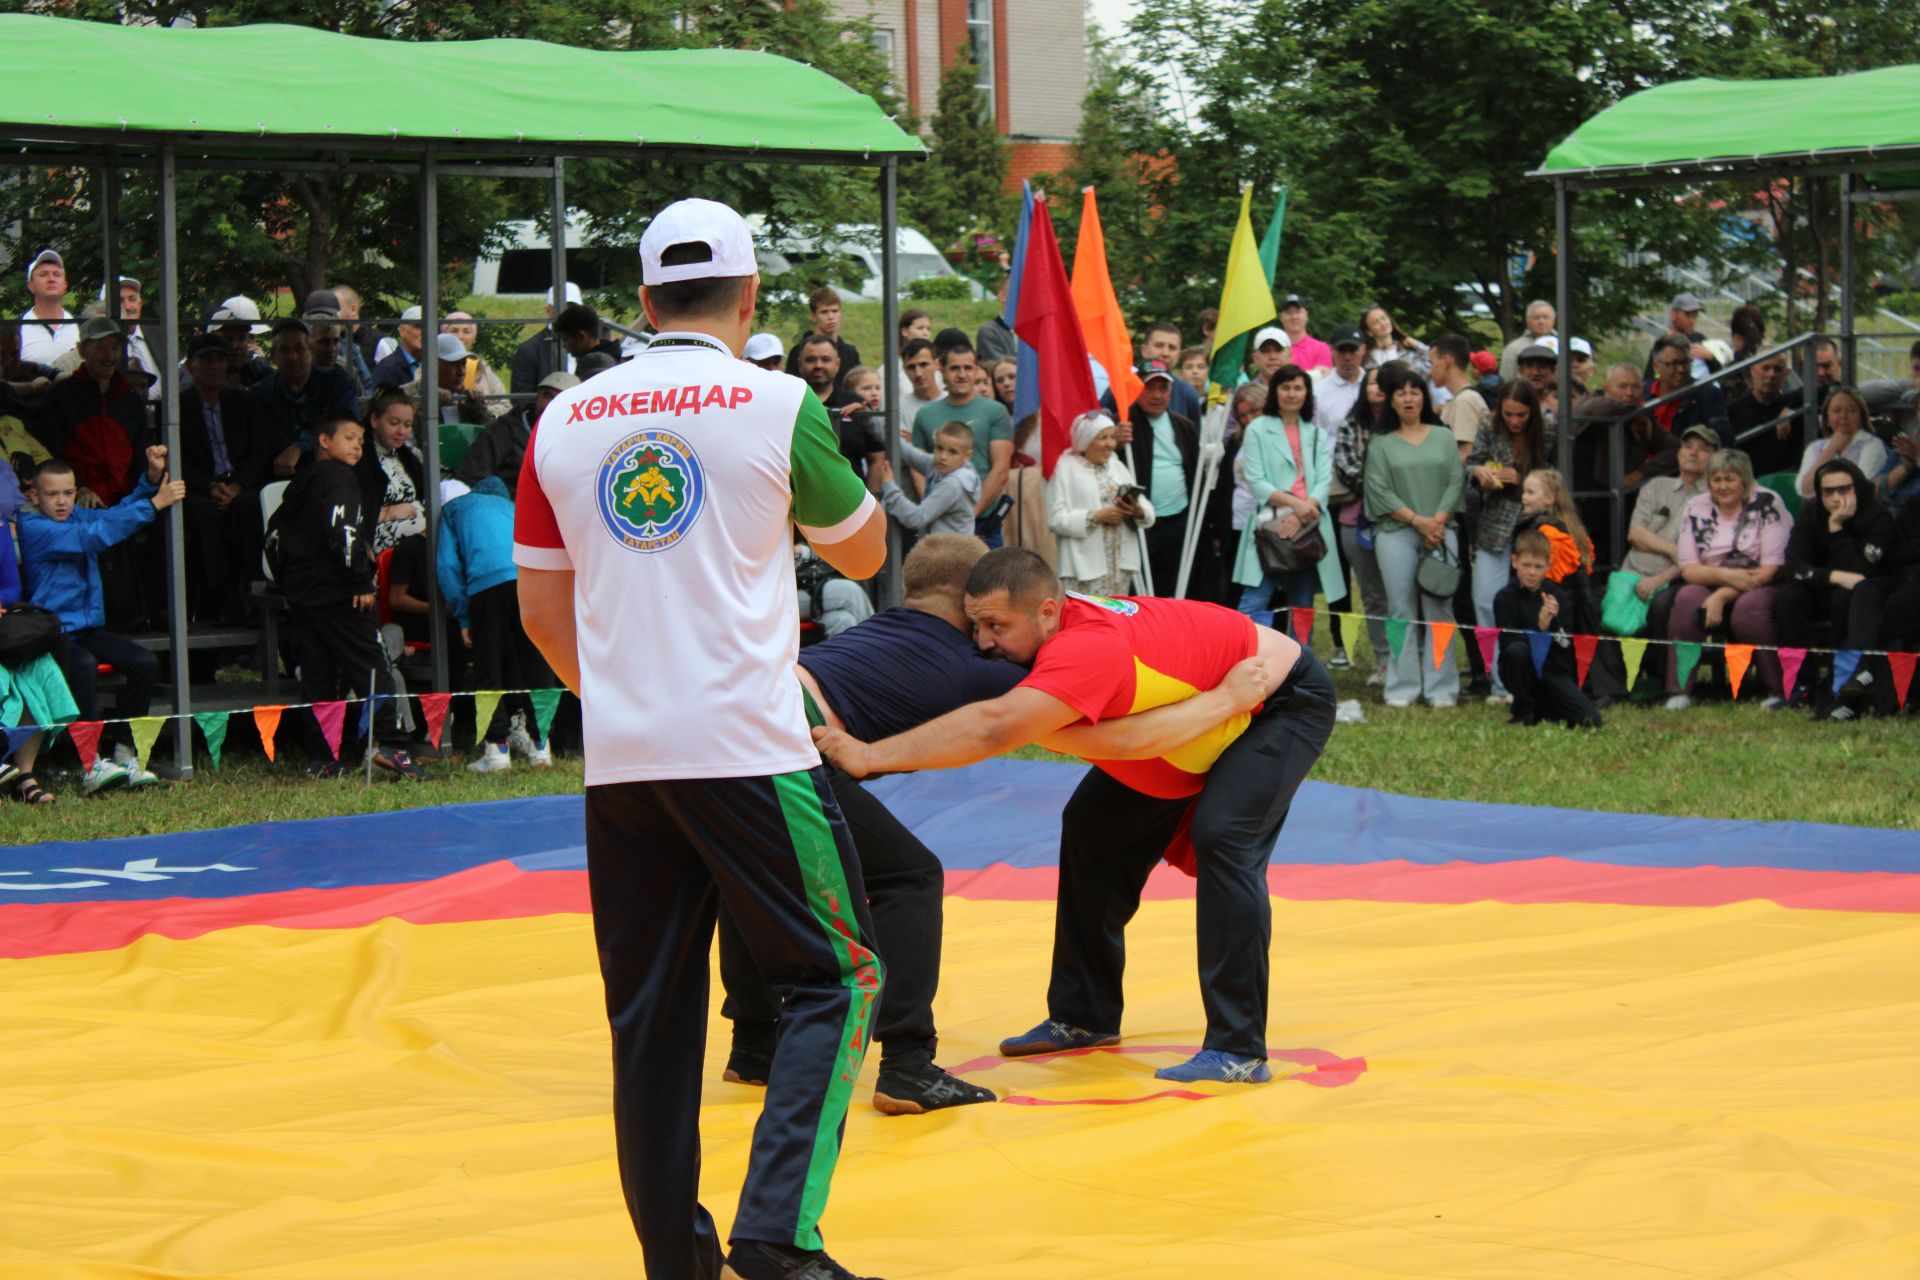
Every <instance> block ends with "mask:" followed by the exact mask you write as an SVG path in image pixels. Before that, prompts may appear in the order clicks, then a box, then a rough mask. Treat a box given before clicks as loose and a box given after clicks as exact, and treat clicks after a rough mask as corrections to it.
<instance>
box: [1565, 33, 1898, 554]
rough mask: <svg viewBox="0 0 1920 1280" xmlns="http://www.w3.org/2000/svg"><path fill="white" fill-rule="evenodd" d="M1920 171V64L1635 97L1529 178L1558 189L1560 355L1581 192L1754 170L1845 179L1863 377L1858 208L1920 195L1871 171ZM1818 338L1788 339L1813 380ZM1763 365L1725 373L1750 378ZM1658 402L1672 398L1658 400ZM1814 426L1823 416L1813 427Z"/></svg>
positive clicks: (1847, 262)
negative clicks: (1872, 180)
mask: <svg viewBox="0 0 1920 1280" xmlns="http://www.w3.org/2000/svg"><path fill="white" fill-rule="evenodd" d="M1916 167H1920V66H1897V67H1881V68H1878V69H1876V70H1873V71H1861V72H1856V73H1854V74H1852V75H1844V76H1820V77H1813V78H1809V79H1800V80H1680V81H1675V82H1673V83H1671V84H1664V85H1659V86H1657V87H1655V88H1652V89H1645V90H1642V91H1641V92H1639V93H1635V94H1630V95H1628V96H1627V97H1625V98H1622V99H1621V100H1620V101H1618V102H1616V103H1614V104H1613V105H1612V106H1610V107H1608V108H1607V109H1606V110H1604V111H1602V112H1600V113H1599V114H1598V115H1596V116H1594V117H1593V118H1592V119H1590V120H1587V121H1586V122H1584V123H1583V124H1581V125H1580V127H1579V128H1577V129H1575V130H1574V131H1573V133H1572V134H1571V135H1569V136H1568V137H1567V139H1566V140H1565V141H1563V142H1562V143H1560V145H1559V146H1557V147H1555V148H1554V149H1553V150H1552V151H1550V152H1548V153H1547V156H1546V159H1545V160H1543V161H1542V162H1541V164H1540V167H1539V168H1537V169H1535V170H1533V171H1532V172H1530V173H1529V174H1528V175H1527V176H1528V177H1530V178H1534V179H1538V180H1541V181H1549V182H1552V183H1553V187H1554V211H1555V217H1554V221H1555V235H1554V240H1555V250H1556V252H1555V267H1556V280H1555V303H1556V306H1557V308H1558V312H1559V334H1560V349H1561V350H1562V351H1566V350H1568V349H1569V348H1568V340H1569V338H1570V336H1571V334H1572V331H1573V328H1572V318H1571V316H1570V314H1569V312H1570V303H1571V298H1570V288H1569V280H1570V278H1571V276H1570V273H1571V272H1572V270H1573V264H1572V252H1573V235H1572V195H1573V193H1574V192H1575V191H1578V190H1582V189H1593V188H1607V187H1637V186H1675V185H1687V184H1694V183H1705V182H1715V181H1722V180H1726V179H1731V178H1738V177H1740V176H1742V175H1756V176H1765V177H1789V178H1791V177H1796V176H1802V175H1823V176H1824V175H1837V176H1838V178H1839V186H1840V204H1841V210H1840V212H1841V218H1840V226H1841V239H1840V311H1841V322H1840V323H1841V332H1840V344H1841V350H1842V355H1843V358H1844V360H1845V364H1846V376H1847V378H1848V380H1849V381H1851V380H1852V378H1853V376H1854V369H1855V346H1856V339H1857V337H1858V336H1859V335H1856V333H1855V332H1854V274H1855V272H1854V257H1855V255H1854V220H1853V206H1854V205H1856V204H1860V203H1864V202H1867V201H1875V202H1880V201H1892V200H1911V199H1920V190H1913V189H1907V190H1903V189H1890V188H1868V187H1865V186H1863V185H1861V180H1862V177H1863V175H1866V174H1869V173H1871V174H1875V175H1879V174H1883V173H1891V172H1897V171H1901V170H1907V169H1912V168H1916ZM1814 341H1815V335H1813V334H1802V335H1799V336H1798V337H1796V338H1794V339H1793V340H1791V341H1790V342H1787V343H1784V344H1781V345H1783V346H1787V347H1789V348H1798V349H1800V350H1801V352H1802V356H1803V359H1804V360H1805V362H1806V366H1807V367H1806V370H1805V372H1804V375H1803V376H1804V377H1805V379H1806V381H1807V382H1808V383H1809V384H1811V383H1812V381H1813V373H1812V354H1813V344H1814ZM1750 363H1751V361H1741V362H1740V363H1739V364H1736V365H1731V366H1729V367H1728V368H1727V369H1724V370H1722V371H1721V372H1720V374H1718V375H1716V376H1717V377H1724V376H1725V375H1726V374H1729V373H1734V372H1738V371H1740V370H1742V369H1744V368H1746V367H1747V365H1748V364H1750ZM1571 394H1572V370H1571V368H1570V367H1569V362H1567V361H1564V360H1563V361H1561V362H1560V403H1561V405H1562V406H1563V407H1568V400H1569V397H1570V396H1571ZM1654 403H1656V404H1657V403H1660V402H1658V401H1656V402H1654ZM1803 423H1804V429H1805V430H1807V431H1808V432H1811V431H1812V430H1813V418H1812V410H1811V409H1809V410H1808V413H1807V416H1806V418H1805V419H1804V420H1803ZM1618 454H1619V450H1618V445H1617V440H1616V445H1615V449H1614V456H1615V465H1614V475H1613V479H1614V482H1615V483H1614V486H1613V488H1614V494H1613V497H1614V507H1615V511H1614V525H1615V539H1614V544H1615V545H1616V546H1618V545H1619V526H1620V511H1619V492H1618V491H1619V469H1618ZM1572 462H1573V433H1572V432H1571V431H1562V432H1561V433H1560V465H1561V468H1562V471H1563V472H1564V473H1566V474H1571V467H1572Z"/></svg>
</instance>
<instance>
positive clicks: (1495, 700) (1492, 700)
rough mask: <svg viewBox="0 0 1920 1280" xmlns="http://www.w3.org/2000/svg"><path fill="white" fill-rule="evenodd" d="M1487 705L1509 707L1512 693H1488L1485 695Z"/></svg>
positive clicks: (1511, 702)
mask: <svg viewBox="0 0 1920 1280" xmlns="http://www.w3.org/2000/svg"><path fill="white" fill-rule="evenodd" d="M1487 705H1488V706H1490V707H1510V706H1512V705H1513V695H1512V694H1510V693H1490V694H1488V695H1487Z"/></svg>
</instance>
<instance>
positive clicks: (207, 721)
mask: <svg viewBox="0 0 1920 1280" xmlns="http://www.w3.org/2000/svg"><path fill="white" fill-rule="evenodd" d="M193 722H194V723H195V724H197V725H199V726H200V736H201V737H203V738H205V739H206V740H207V755H208V756H209V757H211V758H212V760H213V767H214V768H215V769H218V768H219V767H220V752H221V751H222V750H223V749H224V748H225V747H226V745H227V713H226V712H224V711H198V712H195V713H194V717H193Z"/></svg>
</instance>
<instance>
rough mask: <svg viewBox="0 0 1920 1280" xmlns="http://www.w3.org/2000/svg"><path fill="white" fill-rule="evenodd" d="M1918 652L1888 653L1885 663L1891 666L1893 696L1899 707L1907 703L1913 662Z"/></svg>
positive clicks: (1917, 657)
mask: <svg viewBox="0 0 1920 1280" xmlns="http://www.w3.org/2000/svg"><path fill="white" fill-rule="evenodd" d="M1916 661H1920V653H1890V654H1888V655H1887V665H1888V666H1890V667H1892V668H1893V696H1894V698H1895V699H1896V700H1897V701H1898V703H1899V705H1900V706H1901V707H1905V706H1906V705H1907V690H1908V689H1909V688H1910V687H1912V685H1913V664H1914V663H1915V662H1916Z"/></svg>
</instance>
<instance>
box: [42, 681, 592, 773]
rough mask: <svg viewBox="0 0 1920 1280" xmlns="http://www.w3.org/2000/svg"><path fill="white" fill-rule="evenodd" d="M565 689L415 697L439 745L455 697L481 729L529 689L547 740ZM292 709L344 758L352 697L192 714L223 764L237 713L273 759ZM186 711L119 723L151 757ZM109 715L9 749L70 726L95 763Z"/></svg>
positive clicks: (364, 716)
mask: <svg viewBox="0 0 1920 1280" xmlns="http://www.w3.org/2000/svg"><path fill="white" fill-rule="evenodd" d="M565 692H566V690H564V689H476V690H466V691H462V692H459V693H416V694H411V695H409V696H410V697H414V698H418V699H419V700H420V711H421V715H422V716H423V717H424V719H425V720H426V728H427V740H428V741H429V742H431V743H433V745H434V746H435V747H436V748H438V747H439V745H440V738H441V735H442V734H443V733H444V732H445V730H446V724H447V711H448V708H449V707H450V706H451V705H452V702H453V700H454V699H455V698H472V699H473V708H474V712H473V714H474V724H475V725H476V726H478V728H479V730H480V731H481V732H483V733H484V732H485V731H486V726H487V725H488V723H490V722H491V721H492V719H493V712H494V709H495V708H496V707H498V706H499V705H500V699H502V698H505V697H511V696H514V695H518V694H524V695H525V696H526V698H527V700H528V701H529V702H531V703H532V704H533V719H534V726H535V728H536V729H537V731H538V737H539V739H540V740H541V741H542V742H544V741H546V738H547V735H548V733H549V732H550V731H551V730H552V728H553V718H554V716H555V715H556V714H558V712H559V710H560V696H561V695H562V694H563V693H565ZM392 696H393V695H391V694H384V693H380V694H374V695H372V696H371V697H368V698H364V699H362V700H361V703H360V725H359V736H360V737H362V738H365V737H366V736H367V730H368V728H369V726H370V724H371V722H372V718H373V716H374V714H375V712H376V711H377V709H378V708H379V706H380V705H381V704H382V703H384V702H386V701H388V700H389V699H390V698H391V697H392ZM289 711H311V712H312V713H313V718H314V719H315V721H317V722H318V723H319V726H320V734H321V736H322V737H323V738H325V739H326V743H327V750H328V751H330V752H332V753H333V758H334V759H335V760H338V759H339V758H340V743H341V739H342V737H343V736H344V734H345V731H346V723H347V702H346V700H345V699H342V700H340V701H337V702H287V703H274V704H270V705H267V706H259V707H243V708H239V709H236V710H232V711H196V712H194V713H193V714H192V716H191V719H192V720H193V723H194V726H195V727H196V728H198V729H199V730H200V737H201V739H202V740H203V741H204V742H205V743H206V747H207V756H208V758H209V759H211V760H212V761H213V767H214V768H215V769H218V768H219V767H220V754H221V752H223V751H224V750H225V749H226V745H227V722H228V718H229V717H231V716H238V715H249V716H252V717H253V723H254V726H255V728H257V729H258V730H259V731H260V743H261V745H262V746H263V747H264V748H265V749H266V752H267V759H269V760H272V759H273V758H274V742H273V739H274V734H275V733H277V732H278V731H279V728H280V719H281V717H282V716H283V715H285V714H286V713H287V712H289ZM187 718H189V717H187V716H186V715H185V714H184V713H176V714H174V715H170V716H135V717H132V718H130V719H127V720H124V721H119V722H117V723H122V724H125V725H126V726H127V728H128V730H129V732H131V733H132V735H133V750H134V754H135V755H136V756H138V757H139V758H140V759H142V760H145V759H146V758H147V753H148V752H149V751H151V750H152V749H153V744H154V743H155V742H157V741H158V740H159V738H160V731H161V730H162V729H164V728H166V726H167V722H168V721H170V720H181V719H187ZM111 723H116V722H115V721H108V720H75V721H73V722H72V723H70V724H65V725H57V724H55V725H42V724H20V725H9V726H7V728H6V731H5V732H6V745H7V749H6V754H7V755H12V754H13V752H14V751H15V750H16V749H17V748H19V747H20V746H21V745H22V744H23V743H25V742H26V740H27V739H28V738H29V737H31V736H32V735H34V734H36V733H44V734H46V735H47V745H48V746H51V745H52V744H53V740H54V739H55V738H57V737H59V735H60V732H61V730H62V729H64V730H65V731H66V733H67V735H68V736H69V737H71V738H72V739H73V746H74V750H75V751H77V752H78V753H79V755H80V767H81V768H83V769H91V768H93V762H94V761H95V760H96V759H98V758H99V755H100V734H101V733H102V731H104V730H105V729H106V727H107V725H108V724H111Z"/></svg>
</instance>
